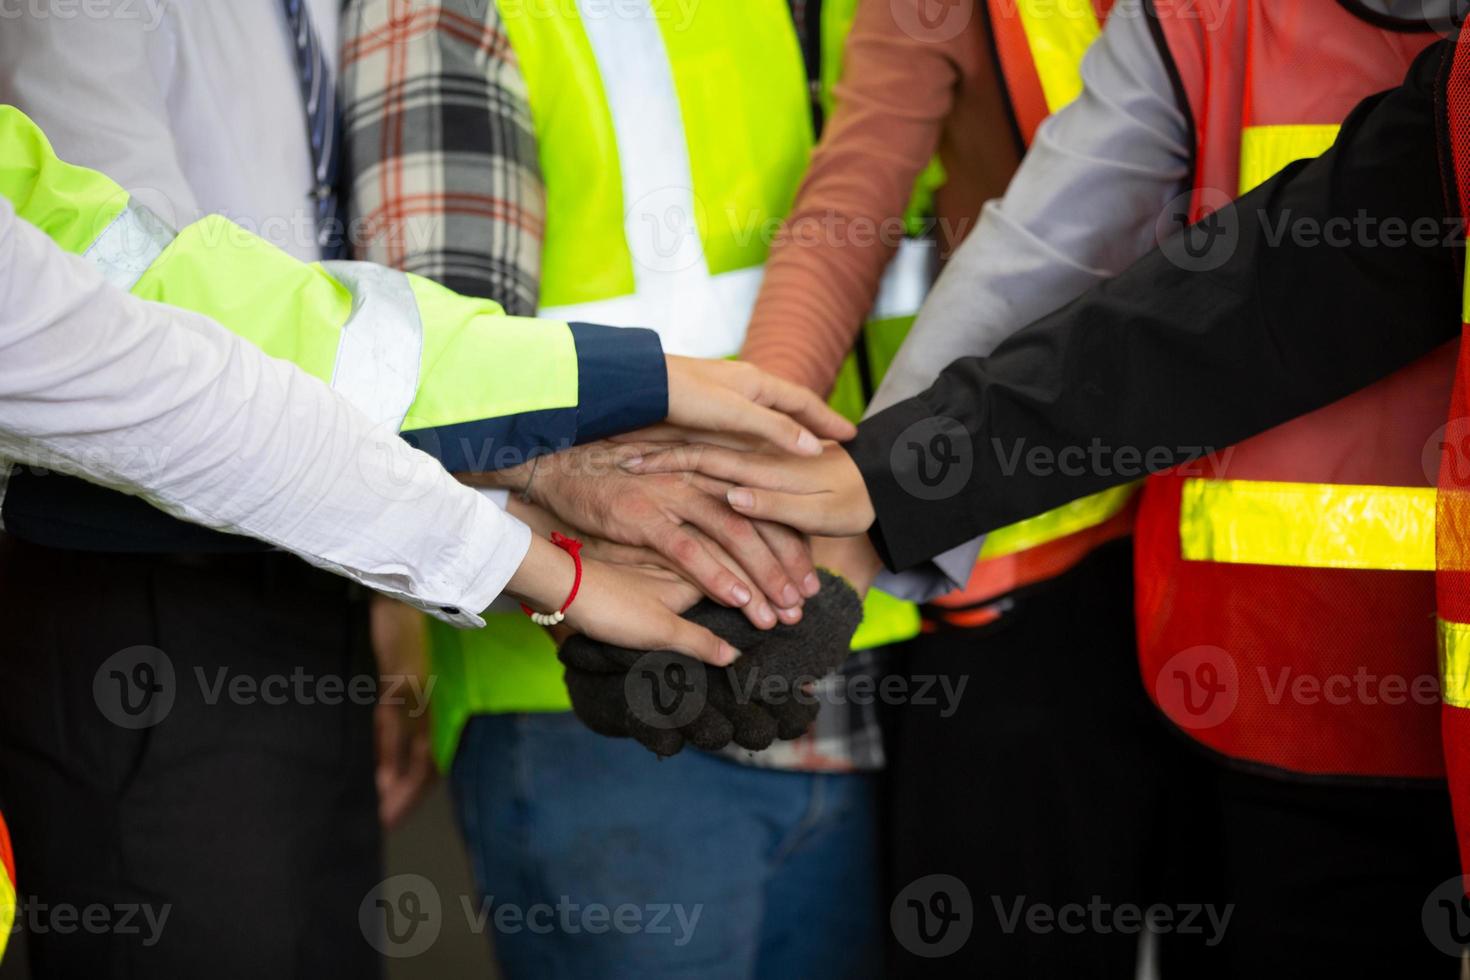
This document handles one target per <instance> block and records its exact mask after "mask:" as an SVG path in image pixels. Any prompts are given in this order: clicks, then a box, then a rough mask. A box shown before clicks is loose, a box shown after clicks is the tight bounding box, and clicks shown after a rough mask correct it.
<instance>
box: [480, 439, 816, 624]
mask: <svg viewBox="0 0 1470 980" xmlns="http://www.w3.org/2000/svg"><path fill="white" fill-rule="evenodd" d="M640 451H641V450H640V449H639V447H637V446H634V445H617V444H614V443H593V444H591V445H587V446H579V447H576V448H573V449H568V450H565V451H563V452H560V453H557V454H556V455H554V456H543V457H541V458H540V459H539V460H536V461H534V462H533V463H526V464H523V465H522V466H518V467H514V468H512V469H509V470H503V471H501V472H500V473H498V474H496V475H494V476H493V477H490V479H493V480H495V481H497V482H499V483H500V484H501V485H504V486H511V487H517V488H520V489H521V490H522V491H523V492H524V493H525V495H527V496H530V497H531V498H533V500H534V501H535V502H536V504H538V505H540V507H542V508H544V510H545V511H547V512H549V513H551V514H552V515H554V516H555V517H556V518H559V519H560V521H562V522H564V524H563V526H562V527H560V528H559V529H560V530H566V527H565V525H570V526H571V527H573V528H576V529H578V530H579V531H585V532H589V533H590V534H591V535H593V536H595V537H597V538H601V539H603V540H604V542H606V543H607V544H603V545H601V546H599V548H598V549H597V550H596V551H595V552H594V551H593V549H592V548H590V547H589V549H587V550H584V552H583V553H584V554H590V555H591V556H592V557H605V558H607V559H608V560H611V561H621V562H625V563H629V564H659V565H663V566H665V567H667V568H669V569H670V570H672V571H676V572H679V573H680V574H682V575H683V576H684V577H685V578H687V579H689V580H690V581H691V582H693V583H695V584H696V585H698V586H699V587H700V589H701V590H702V591H703V592H704V594H705V595H707V596H709V597H710V598H712V599H714V600H715V601H716V602H720V603H722V604H725V605H730V606H736V607H739V608H742V609H744V611H745V615H746V616H747V618H749V619H750V621H751V622H752V623H754V624H755V625H757V626H759V627H762V628H769V627H772V626H775V625H776V623H777V620H778V618H779V620H780V621H781V622H784V623H788V624H790V623H794V622H796V621H797V620H799V619H800V618H801V610H800V606H801V604H802V602H803V601H804V599H805V598H806V597H807V596H810V595H814V594H815V593H816V591H817V588H818V583H817V577H816V574H815V567H814V566H813V564H812V560H811V555H810V554H809V551H808V547H807V544H806V541H805V539H804V538H803V537H802V536H801V535H799V534H797V533H796V532H794V531H792V530H790V529H789V528H786V527H783V526H780V525H776V524H772V523H769V522H764V521H752V520H750V519H749V518H747V517H743V516H741V515H740V514H737V513H735V512H734V511H733V510H731V508H730V506H729V504H728V503H727V502H726V500H725V493H726V491H727V490H728V489H729V484H726V483H724V482H721V481H718V480H712V479H710V478H708V477H704V476H700V475H698V474H688V473H678V474H660V475H653V476H636V475H634V474H632V473H629V472H628V471H627V470H625V469H623V468H622V467H621V466H619V465H618V463H619V462H620V461H621V460H623V459H627V458H630V457H633V456H636V455H638V453H639V452H640ZM524 507H525V504H524V503H523V502H521V501H519V500H513V501H512V502H511V506H510V511H511V513H512V514H514V515H515V516H517V517H520V518H521V519H523V520H526V521H527V523H531V524H532V525H533V526H537V525H536V523H535V522H536V519H537V515H535V514H526V513H522V512H520V509H521V508H524ZM537 529H538V530H540V531H542V532H543V533H549V531H550V530H551V528H542V527H537ZM609 544H610V545H622V546H626V548H627V549H629V550H625V551H622V552H621V553H620V552H618V551H617V550H614V549H613V548H611V547H609Z"/></svg>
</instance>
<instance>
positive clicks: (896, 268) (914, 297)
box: [868, 238, 939, 320]
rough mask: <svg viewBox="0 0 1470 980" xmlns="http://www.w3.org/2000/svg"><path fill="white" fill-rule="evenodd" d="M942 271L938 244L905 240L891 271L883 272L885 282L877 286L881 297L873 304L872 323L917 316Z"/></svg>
mask: <svg viewBox="0 0 1470 980" xmlns="http://www.w3.org/2000/svg"><path fill="white" fill-rule="evenodd" d="M938 269H939V248H938V245H937V244H936V243H935V242H934V241H933V240H932V239H928V238H905V239H904V240H903V242H902V243H901V244H900V245H899V246H898V251H897V252H895V253H894V254H893V259H892V261H890V262H889V263H888V268H887V269H885V270H883V279H882V281H881V282H880V283H879V285H878V297H877V299H876V300H875V301H874V303H873V312H872V313H871V314H870V315H869V317H868V319H870V320H894V319H897V318H898V317H904V316H915V315H917V314H918V312H919V307H921V306H923V305H924V297H926V296H928V295H929V287H930V286H932V285H934V277H935V275H936V274H937V273H938Z"/></svg>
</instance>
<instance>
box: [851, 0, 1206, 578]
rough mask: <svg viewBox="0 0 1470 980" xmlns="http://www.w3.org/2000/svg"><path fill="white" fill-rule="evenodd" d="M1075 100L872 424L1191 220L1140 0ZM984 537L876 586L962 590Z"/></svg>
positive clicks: (907, 351) (879, 400)
mask: <svg viewBox="0 0 1470 980" xmlns="http://www.w3.org/2000/svg"><path fill="white" fill-rule="evenodd" d="M1082 80H1083V83H1084V88H1083V92H1082V94H1081V95H1080V96H1079V97H1078V98H1077V100H1076V101H1074V102H1073V103H1071V104H1070V105H1068V106H1067V107H1066V108H1064V109H1062V110H1061V111H1060V112H1058V113H1057V114H1056V115H1054V116H1052V117H1050V118H1049V119H1047V120H1046V121H1045V122H1043V123H1042V124H1041V127H1040V128H1039V129H1038V130H1037V131H1036V139H1035V140H1034V142H1033V143H1032V145H1031V148H1030V149H1029V150H1028V151H1027V153H1026V157H1025V159H1024V160H1023V161H1022V163H1021V167H1020V169H1019V170H1017V171H1016V176H1015V177H1014V178H1013V179H1012V180H1011V183H1010V185H1009V187H1007V189H1006V192H1005V195H1004V196H1003V197H1002V198H1000V199H999V200H996V201H991V202H989V203H988V204H986V205H985V208H984V210H983V212H982V214H981V218H980V223H979V224H978V225H977V226H976V228H975V231H974V233H973V234H971V235H970V237H969V238H967V239H965V241H964V244H962V245H961V246H960V248H959V249H958V250H957V251H956V252H955V254H954V256H953V258H951V259H950V261H949V264H948V265H947V266H946V267H945V270H944V273H943V274H942V275H941V276H940V277H939V281H938V282H937V283H935V285H934V289H933V291H932V292H931V293H930V295H929V298H928V299H927V300H926V301H925V303H924V307H923V309H922V310H921V311H920V312H919V316H918V319H917V320H916V321H915V322H914V327H913V330H912V331H911V332H910V334H909V336H908V339H907V340H906V341H905V342H904V345H903V347H902V349H900V351H899V353H898V356H897V357H896V358H895V360H894V362H893V365H892V366H891V367H890V368H889V369H888V373H887V375H886V376H885V377H884V380H883V384H882V385H881V386H880V387H879V389H878V392H877V394H876V395H875V396H874V398H873V403H872V405H871V406H870V407H869V409H868V414H870V415H871V414H874V413H876V412H879V411H882V410H883V409H884V408H887V407H888V406H890V405H892V404H894V403H895V402H899V401H902V400H904V399H905V398H909V397H911V396H913V395H917V394H919V393H920V392H922V391H924V390H925V389H926V388H928V387H929V386H930V385H931V384H933V383H934V379H935V378H936V377H938V375H939V373H940V372H941V371H942V370H944V368H945V367H946V366H947V365H948V364H949V363H950V362H951V361H953V360H955V359H956V358H960V357H973V356H984V355H986V354H989V353H990V352H991V351H993V350H994V349H995V348H996V347H997V346H998V345H999V344H1000V342H1001V341H1003V340H1005V339H1006V338H1007V337H1009V336H1010V335H1011V334H1013V333H1015V332H1016V331H1017V330H1020V329H1021V328H1022V327H1024V326H1026V325H1028V324H1030V323H1033V322H1034V321H1036V320H1038V319H1040V318H1041V317H1043V316H1045V315H1046V314H1048V313H1051V312H1053V311H1054V310H1057V309H1060V308H1061V307H1063V306H1065V305H1066V304H1067V303H1069V302H1071V301H1072V300H1073V299H1075V298H1076V297H1078V296H1080V295H1082V294H1083V293H1084V292H1086V291H1087V290H1088V289H1090V288H1092V287H1093V286H1094V285H1096V284H1097V283H1099V282H1102V281H1104V280H1106V279H1110V278H1112V277H1113V276H1116V275H1117V274H1118V273H1120V272H1122V271H1123V270H1124V269H1126V268H1127V267H1128V266H1130V265H1132V264H1133V263H1134V262H1135V261H1137V260H1138V259H1139V258H1141V257H1142V256H1144V255H1145V254H1147V253H1148V252H1149V251H1150V250H1151V249H1153V248H1154V247H1155V246H1156V245H1158V243H1159V237H1158V229H1160V228H1167V229H1170V230H1172V229H1176V228H1177V227H1178V224H1177V222H1176V221H1175V220H1174V216H1175V215H1176V214H1182V213H1185V212H1186V211H1187V205H1188V201H1187V195H1186V193H1185V192H1186V191H1187V190H1188V184H1187V181H1188V178H1189V172H1190V171H1189V162H1190V153H1191V146H1190V137H1189V122H1188V120H1187V119H1186V118H1185V116H1184V113H1183V112H1182V110H1181V109H1180V107H1179V105H1178V102H1177V100H1176V98H1175V96H1174V88H1173V84H1172V82H1171V81H1170V78H1169V71H1168V68H1167V67H1166V65H1165V64H1164V61H1163V58H1162V57H1161V55H1160V53H1159V50H1158V47H1157V45H1156V44H1155V42H1154V40H1153V38H1152V36H1151V35H1150V33H1149V26H1148V21H1147V18H1146V15H1145V14H1144V12H1143V10H1142V5H1141V4H1140V3H1139V0H1119V3H1117V4H1116V5H1115V6H1114V7H1113V12H1112V13H1111V15H1110V16H1109V18H1108V22H1107V25H1106V26H1105V28H1104V29H1103V32H1102V35H1101V36H1100V37H1099V38H1098V40H1097V41H1096V42H1095V43H1094V44H1093V45H1092V47H1091V48H1090V49H1089V50H1088V52H1087V55H1086V57H1085V58H1084V59H1083V61H1082ZM983 540H984V539H983V538H981V539H976V540H975V541H972V542H970V543H969V544H966V545H961V546H960V547H958V548H955V549H952V550H950V551H947V552H945V553H944V554H943V555H940V556H939V557H937V558H935V559H934V560H933V561H932V562H929V563H926V564H925V565H923V566H920V567H919V568H917V569H915V570H913V571H911V572H905V573H903V574H901V575H894V574H891V573H887V572H885V573H884V574H883V575H881V576H880V577H879V580H878V583H877V584H878V587H879V588H882V589H883V590H884V591H887V592H891V593H893V594H895V595H899V596H902V597H905V598H911V599H915V600H923V599H927V598H932V597H933V596H935V595H939V594H942V593H944V592H948V591H950V590H951V589H956V588H963V587H964V585H965V583H966V582H967V581H968V579H969V576H970V571H971V569H973V568H974V565H975V559H976V558H977V556H978V555H979V552H980V547H981V545H982V544H983Z"/></svg>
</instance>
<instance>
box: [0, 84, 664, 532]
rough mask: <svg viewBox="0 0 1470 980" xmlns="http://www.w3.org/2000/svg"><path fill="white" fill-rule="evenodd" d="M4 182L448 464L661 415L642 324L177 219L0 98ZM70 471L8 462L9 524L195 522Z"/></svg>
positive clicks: (48, 528) (55, 234) (115, 270)
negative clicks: (592, 321) (162, 216)
mask: <svg viewBox="0 0 1470 980" xmlns="http://www.w3.org/2000/svg"><path fill="white" fill-rule="evenodd" d="M0 194H4V195H5V196H6V197H7V198H8V199H9V200H10V201H11V203H12V204H13V205H14V206H15V209H16V211H17V213H18V214H19V215H20V216H21V217H22V218H25V219H26V220H28V221H30V222H31V223H32V224H34V225H36V226H37V227H38V228H40V229H41V230H42V231H43V232H45V233H46V234H47V235H49V236H50V237H51V239H52V240H53V241H55V242H56V243H57V244H58V245H59V246H60V247H61V248H63V249H64V250H66V251H68V252H71V253H73V254H76V255H80V256H83V257H85V258H86V259H87V260H89V261H90V262H92V263H93V264H94V265H95V266H96V267H97V268H98V269H100V270H101V271H102V272H103V274H104V275H105V276H106V277H107V278H108V279H109V280H110V281H111V282H113V283H114V284H115V285H117V286H119V287H120V288H123V289H126V290H128V291H130V292H131V293H132V294H133V295H134V296H138V297H140V298H142V299H147V300H154V301H157V302H162V303H168V304H171V305H174V306H180V307H184V308H186V309H191V310H195V311H197V312H200V313H203V314H206V315H208V316H210V317H211V318H213V319H214V320H216V321H218V322H219V323H220V324H222V325H223V326H224V327H226V328H227V329H229V330H232V331H234V332H235V333H237V334H239V335H240V336H242V337H244V338H246V339H248V340H250V341H251V342H252V343H254V344H256V345H257V346H258V347H260V348H261V349H263V350H264V351H265V352H266V353H268V354H271V355H273V356H275V357H279V358H282V359H284V360H288V361H291V362H293V363H294V364H296V365H297V366H298V367H300V368H302V369H303V370H305V371H307V372H308V373H310V374H313V375H315V376H317V377H319V378H322V379H323V380H326V381H328V382H329V383H330V384H331V385H332V387H333V388H334V389H335V390H336V391H337V392H339V393H340V394H341V395H343V396H344V397H346V398H347V399H348V400H349V401H351V402H352V403H353V404H354V405H356V406H357V407H358V408H359V409H361V410H362V411H363V412H364V413H365V414H367V415H368V416H369V417H370V418H372V419H374V420H377V421H379V422H381V423H382V424H384V425H391V426H393V428H394V430H395V431H401V432H403V433H404V434H405V436H406V437H409V438H410V439H411V441H413V442H414V443H415V444H416V445H418V446H419V448H421V449H423V450H425V451H426V452H428V453H430V454H431V455H433V456H435V457H436V458H438V459H439V460H440V461H441V462H442V463H443V464H444V465H445V467H446V468H447V469H449V470H451V471H454V472H467V471H478V470H485V469H493V468H501V467H504V466H507V465H511V464H514V463H517V462H521V461H524V459H525V458H526V456H527V454H528V453H531V452H535V451H546V450H554V449H561V448H565V447H566V446H569V445H572V444H575V443H577V442H582V441H587V440H592V439H598V438H602V437H605V436H607V435H612V434H615V433H618V432H623V431H628V430H630V429H633V428H637V427H639V426H642V425H647V424H651V423H653V422H656V421H658V420H661V419H662V418H664V417H665V415H666V414H667V409H668V388H667V375H666V368H665V364H664V359H663V354H662V349H661V347H660V344H659V340H658V337H657V335H656V334H654V333H653V332H652V331H650V330H641V329H616V328H612V327H602V326H595V325H589V324H577V323H567V322H565V321H549V320H538V319H529V318H520V317H509V316H506V315H505V314H504V311H503V310H502V309H501V308H500V307H499V306H497V305H496V304H495V303H493V302H490V301H488V300H483V299H473V298H467V297H463V296H460V295H458V294H456V293H454V292H451V291H450V290H448V289H445V288H444V287H442V286H439V285H437V284H436V283H434V282H431V281H430V280H427V279H423V278H421V277H418V276H413V275H407V274H404V273H401V272H396V271H393V270H389V269H385V268H382V267H380V266H375V265H370V264H367V263H359V262H330V263H320V264H307V263H304V262H300V261H298V260H296V259H294V258H292V257H291V256H289V255H287V254H286V253H285V252H283V251H281V250H280V249H277V248H275V247H274V246H272V245H270V244H268V243H267V242H265V241H263V240H262V239H260V238H257V237H256V236H254V235H252V234H249V233H248V232H246V231H244V230H243V229H242V228H240V227H239V226H237V225H235V224H232V223H231V222H229V221H227V220H225V219H224V218H222V217H219V216H210V217H206V218H204V219H202V220H200V221H198V222H195V223H194V224H192V225H189V226H188V227H187V228H184V229H182V230H177V231H176V230H175V229H172V228H169V227H167V226H166V225H165V224H164V223H163V222H162V221H160V220H159V219H158V218H157V217H156V216H154V215H153V214H152V213H151V212H149V211H148V210H147V209H146V208H144V207H142V206H140V205H139V204H137V203H136V202H134V201H133V200H131V199H130V197H129V195H128V194H127V192H126V191H124V190H123V189H122V188H121V187H119V186H118V185H117V184H115V183H114V182H113V181H111V180H110V179H108V178H107V177H105V176H104V175H102V174H100V173H98V172H96V171H93V170H88V169H86V168H83V167H77V166H72V165H70V164H67V163H65V162H63V161H61V160H59V159H57V157H56V155H55V153H54V152H53V151H52V148H51V145H50V144H49V143H48V142H47V140H46V137H45V135H44V134H43V133H42V132H41V131H40V129H39V128H38V127H37V126H36V125H35V124H34V123H33V122H32V121H31V120H30V119H28V118H27V117H26V116H25V115H24V114H23V113H21V112H20V111H19V110H17V109H15V108H14V107H11V106H0ZM67 480H68V478H64V477H61V476H57V475H55V474H52V475H49V476H46V477H45V478H44V479H41V478H39V477H36V476H35V475H34V474H31V473H29V471H23V470H19V469H16V470H11V469H10V468H9V467H8V465H0V496H3V499H0V507H3V509H0V519H3V525H4V527H5V528H6V530H7V531H9V532H10V533H13V534H17V535H18V536H21V537H27V538H30V539H32V540H36V541H38V542H39V543H43V544H55V545H66V546H74V547H91V548H99V549H103V550H117V549H124V550H170V549H171V548H172V547H173V546H172V544H171V543H170V541H169V540H168V539H167V535H166V534H165V536H164V537H165V540H163V541H160V540H159V539H158V538H157V534H158V532H159V529H160V528H167V527H169V526H170V525H174V526H176V527H177V528H186V527H188V526H187V525H183V524H182V523H179V522H172V520H171V519H168V518H166V517H164V516H163V515H162V513H161V512H158V511H153V510H152V509H151V508H148V507H147V506H146V505H143V504H141V502H139V501H136V500H134V498H129V497H126V496H124V495H122V494H117V493H113V492H111V491H106V490H103V489H101V488H95V487H92V485H90V484H80V481H71V483H68V482H67ZM72 484H80V486H73V485H72ZM129 504H132V505H133V506H134V507H135V508H136V509H133V510H129V509H128V505H129ZM58 511H59V512H58ZM143 514H146V515H148V516H147V517H146V518H145V517H143V516H142V515H143ZM119 515H121V516H122V517H123V518H125V520H124V523H125V524H126V523H127V520H126V519H132V518H137V519H138V528H143V530H144V531H146V532H148V533H152V534H153V535H154V537H152V538H149V537H148V534H147V533H145V535H144V538H145V540H143V541H141V542H140V541H138V540H133V539H128V540H123V539H124V538H126V537H127V534H128V532H129V531H130V530H134V531H136V530H138V528H131V529H130V528H129V527H123V528H122V529H119V527H118V525H117V518H118V516H119ZM149 521H152V522H153V523H148V522H149ZM144 525H146V527H144ZM180 533H181V534H187V533H198V534H202V533H209V532H183V531H181V532H180ZM135 537H136V535H135ZM216 537H220V538H221V540H223V537H222V536H216ZM232 546H233V547H239V546H240V545H232Z"/></svg>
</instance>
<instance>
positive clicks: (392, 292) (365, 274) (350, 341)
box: [322, 262, 424, 431]
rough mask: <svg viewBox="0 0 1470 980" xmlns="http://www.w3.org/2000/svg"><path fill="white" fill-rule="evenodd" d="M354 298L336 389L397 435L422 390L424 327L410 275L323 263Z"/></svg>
mask: <svg viewBox="0 0 1470 980" xmlns="http://www.w3.org/2000/svg"><path fill="white" fill-rule="evenodd" d="M322 268H324V269H326V270H327V272H329V273H330V274H331V275H332V277H333V278H335V279H336V280H337V281H338V282H340V283H341V284H342V285H343V286H344V287H346V289H347V291H348V292H349V293H351V294H352V313H351V315H350V316H348V318H347V322H346V323H345V324H344V325H343V326H342V337H341V339H340V340H339V341H338V343H337V362H336V364H335V365H333V367H332V388H333V390H334V391H336V392H337V393H338V394H340V395H341V396H342V397H344V398H346V399H347V400H348V401H349V402H351V403H352V404H353V405H354V406H355V407H357V408H358V409H359V410H360V411H361V412H363V414H365V415H367V417H368V418H370V419H372V420H373V421H374V422H386V423H391V424H392V425H393V428H394V431H397V430H398V429H399V428H401V427H402V425H403V420H404V418H405V417H406V416H407V415H408V410H409V407H410V406H412V405H413V402H414V399H415V398H416V397H417V396H418V390H419V367H420V364H421V363H422V361H423V356H424V323H423V320H421V319H420V318H419V304H418V300H417V299H415V298H414V295H413V286H411V285H410V284H409V281H408V277H407V276H406V275H404V274H403V273H401V272H399V271H397V270H395V269H387V268H384V267H383V266H380V265H373V264H372V263H370V262H323V263H322Z"/></svg>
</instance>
